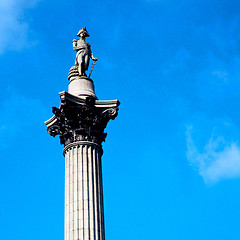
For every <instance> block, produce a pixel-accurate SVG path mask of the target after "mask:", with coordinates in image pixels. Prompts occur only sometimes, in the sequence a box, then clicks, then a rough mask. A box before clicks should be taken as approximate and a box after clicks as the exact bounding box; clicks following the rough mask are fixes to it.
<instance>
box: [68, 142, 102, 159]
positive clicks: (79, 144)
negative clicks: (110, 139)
mask: <svg viewBox="0 0 240 240" xmlns="http://www.w3.org/2000/svg"><path fill="white" fill-rule="evenodd" d="M81 145H82V146H85V145H88V146H93V147H94V148H97V149H99V150H100V152H103V150H102V146H101V145H99V144H97V143H93V142H88V141H78V142H73V143H69V144H68V145H67V146H66V147H64V149H63V155H64V156H65V154H66V152H67V151H69V150H70V149H72V148H74V147H78V146H81Z"/></svg>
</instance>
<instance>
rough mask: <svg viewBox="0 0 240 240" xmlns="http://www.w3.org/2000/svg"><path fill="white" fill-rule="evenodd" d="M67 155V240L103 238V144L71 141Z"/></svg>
mask: <svg viewBox="0 0 240 240" xmlns="http://www.w3.org/2000/svg"><path fill="white" fill-rule="evenodd" d="M63 154H64V156H65V240H104V239H105V236H104V212H103V187H102V164H101V156H102V148H101V146H100V145H98V144H96V143H92V142H87V141H78V142H74V143H70V144H68V145H67V146H66V147H65V148H64V150H63Z"/></svg>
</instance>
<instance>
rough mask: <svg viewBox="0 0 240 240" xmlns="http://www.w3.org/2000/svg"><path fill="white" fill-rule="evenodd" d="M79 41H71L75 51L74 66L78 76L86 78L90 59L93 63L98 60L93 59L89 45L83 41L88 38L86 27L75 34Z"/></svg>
mask: <svg viewBox="0 0 240 240" xmlns="http://www.w3.org/2000/svg"><path fill="white" fill-rule="evenodd" d="M77 36H78V37H80V39H78V40H77V39H73V41H72V43H73V50H74V51H77V54H76V61H75V65H76V66H77V67H78V72H79V75H80V76H87V75H86V73H85V71H87V70H88V66H89V59H90V58H91V59H92V60H93V61H94V63H95V61H97V60H98V59H97V58H95V57H94V56H93V54H92V51H91V45H90V44H89V43H87V42H86V41H85V38H86V37H89V36H90V35H89V33H88V32H87V29H86V27H84V28H82V29H80V31H79V32H78V34H77Z"/></svg>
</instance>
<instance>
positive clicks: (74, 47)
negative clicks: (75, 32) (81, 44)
mask: <svg viewBox="0 0 240 240" xmlns="http://www.w3.org/2000/svg"><path fill="white" fill-rule="evenodd" d="M72 44H73V50H74V51H75V50H77V39H73V40H72Z"/></svg>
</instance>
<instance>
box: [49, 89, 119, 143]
mask: <svg viewBox="0 0 240 240" xmlns="http://www.w3.org/2000/svg"><path fill="white" fill-rule="evenodd" d="M59 95H60V98H61V104H60V107H59V108H56V107H53V108H52V109H53V113H54V116H53V117H51V118H50V119H49V120H47V121H46V122H45V124H46V125H47V131H48V133H49V134H50V135H51V136H53V137H55V136H56V135H59V136H60V142H61V144H64V146H66V145H68V144H70V143H73V142H78V141H89V142H93V143H96V144H99V145H101V143H102V142H103V141H105V138H106V136H107V134H106V133H104V129H105V128H106V126H107V123H108V121H109V120H110V119H112V120H113V119H115V118H116V116H117V115H118V106H119V104H120V102H119V101H118V100H110V101H99V100H96V99H94V98H93V97H87V98H81V97H77V96H74V95H72V94H69V93H67V92H65V91H64V92H60V93H59Z"/></svg>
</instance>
